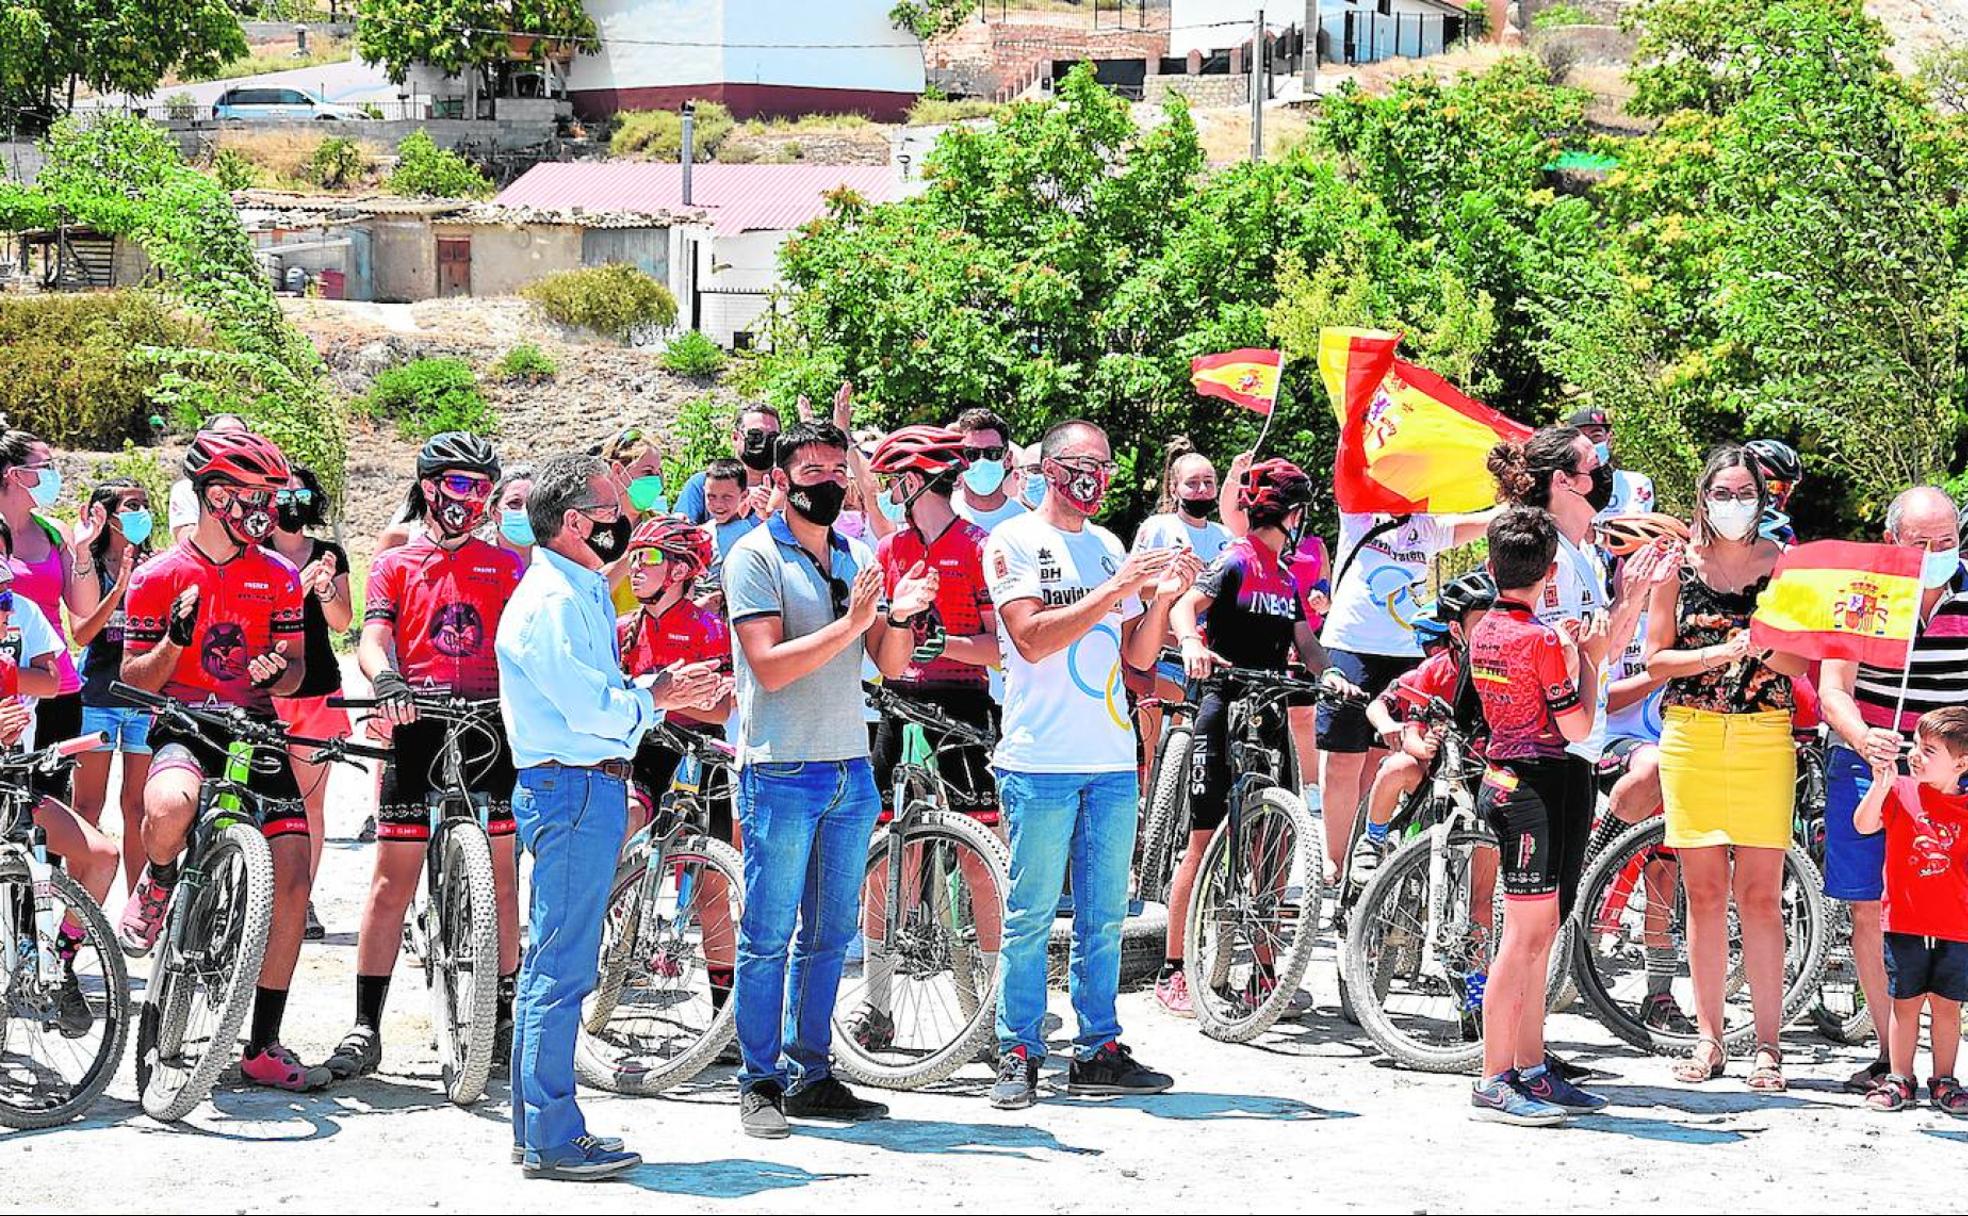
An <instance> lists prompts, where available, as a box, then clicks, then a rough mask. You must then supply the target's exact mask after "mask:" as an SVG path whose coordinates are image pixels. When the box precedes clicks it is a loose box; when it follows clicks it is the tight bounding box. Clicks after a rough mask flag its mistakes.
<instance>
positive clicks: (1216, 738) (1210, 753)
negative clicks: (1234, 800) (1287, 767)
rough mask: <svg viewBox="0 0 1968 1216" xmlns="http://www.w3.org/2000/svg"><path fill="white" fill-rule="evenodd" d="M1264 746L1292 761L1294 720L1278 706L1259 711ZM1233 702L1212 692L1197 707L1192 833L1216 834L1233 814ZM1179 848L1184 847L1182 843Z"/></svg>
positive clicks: (1191, 768)
mask: <svg viewBox="0 0 1968 1216" xmlns="http://www.w3.org/2000/svg"><path fill="white" fill-rule="evenodd" d="M1259 712H1261V713H1262V715H1263V720H1262V721H1261V722H1259V723H1258V731H1259V735H1260V737H1261V738H1262V739H1263V741H1264V746H1266V747H1269V748H1275V749H1277V751H1278V753H1279V755H1280V757H1281V758H1286V757H1289V755H1290V752H1291V747H1292V737H1291V718H1290V717H1289V716H1287V715H1286V714H1284V713H1281V712H1279V711H1278V709H1277V708H1276V706H1275V703H1274V704H1273V705H1272V706H1268V707H1266V708H1265V709H1263V710H1261V711H1259ZM1230 784H1231V773H1230V698H1229V697H1228V696H1226V695H1225V694H1224V692H1223V691H1222V690H1221V689H1219V688H1212V689H1211V690H1210V691H1208V692H1206V693H1204V694H1203V695H1202V698H1201V700H1199V701H1198V702H1197V704H1196V722H1195V748H1194V750H1193V751H1192V752H1191V753H1190V757H1189V830H1190V831H1192V832H1214V831H1215V830H1216V829H1217V827H1218V826H1220V825H1221V824H1222V823H1223V821H1224V819H1225V818H1227V817H1228V816H1229V814H1230ZM1177 847H1184V845H1183V844H1182V843H1178V846H1177Z"/></svg>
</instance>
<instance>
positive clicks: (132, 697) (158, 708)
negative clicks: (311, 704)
mask: <svg viewBox="0 0 1968 1216" xmlns="http://www.w3.org/2000/svg"><path fill="white" fill-rule="evenodd" d="M109 695H110V698H111V699H112V700H115V701H119V702H121V703H123V704H124V705H128V706H130V707H132V708H135V709H147V710H149V711H150V712H152V713H154V714H156V715H157V716H158V717H161V718H168V719H170V720H172V721H174V722H176V723H178V724H179V725H180V726H183V727H184V728H185V729H187V730H189V731H191V732H192V733H194V734H197V735H200V736H202V737H204V738H206V739H212V737H213V736H214V735H215V734H220V733H224V734H230V735H232V736H233V737H235V738H238V739H242V740H244V741H246V742H248V743H252V744H254V745H256V746H259V747H268V748H280V749H284V748H286V747H288V746H290V745H293V746H299V747H312V748H315V749H317V752H316V754H315V756H314V757H313V758H312V761H311V762H312V763H315V764H323V763H328V762H332V761H337V760H340V761H352V760H354V759H363V760H387V759H389V757H390V755H391V752H390V751H389V749H387V748H381V747H369V746H367V745H365V744H361V743H353V742H350V741H349V740H347V739H310V738H308V737H306V736H304V735H296V734H292V733H291V732H289V731H288V730H287V728H286V727H285V726H283V725H281V724H280V723H278V722H269V721H266V720H265V719H262V718H256V717H254V716H253V715H251V714H249V713H248V712H246V709H245V708H244V707H243V706H239V705H222V704H220V703H218V702H217V701H212V702H208V703H206V704H204V705H192V704H189V703H188V702H185V701H180V700H179V699H177V698H176V697H172V696H166V695H165V694H163V693H157V692H151V691H150V690H148V689H144V688H138V687H136V686H135V685H131V684H125V683H123V682H122V681H121V680H116V681H113V682H112V683H111V684H110V686H109ZM214 741H215V742H216V740H214Z"/></svg>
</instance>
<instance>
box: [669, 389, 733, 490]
mask: <svg viewBox="0 0 1968 1216" xmlns="http://www.w3.org/2000/svg"><path fill="white" fill-rule="evenodd" d="M731 408H732V407H731V404H730V403H729V402H719V401H718V399H717V398H716V397H713V396H711V395H710V394H709V393H706V394H705V395H703V396H702V397H693V398H691V399H690V400H689V401H686V402H684V403H683V405H682V406H680V407H678V409H677V418H676V442H675V443H673V444H670V445H669V449H668V452H667V454H666V455H665V456H664V457H663V484H664V485H666V486H675V487H677V488H678V489H681V488H682V487H683V483H684V482H686V481H689V480H690V475H691V474H693V473H695V472H697V471H698V470H699V469H701V468H703V467H704V466H705V465H707V464H709V463H711V461H713V460H716V459H717V458H718V457H720V456H729V455H731Z"/></svg>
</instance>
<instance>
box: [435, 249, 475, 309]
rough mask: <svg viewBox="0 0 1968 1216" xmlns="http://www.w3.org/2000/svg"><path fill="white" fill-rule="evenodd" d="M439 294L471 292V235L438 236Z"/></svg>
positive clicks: (443, 295)
mask: <svg viewBox="0 0 1968 1216" xmlns="http://www.w3.org/2000/svg"><path fill="white" fill-rule="evenodd" d="M437 294H438V295H439V296H440V297H448V296H468V295H470V294H471V238H470V237H468V236H466V237H439V238H438V241H437Z"/></svg>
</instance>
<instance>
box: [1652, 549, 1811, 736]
mask: <svg viewBox="0 0 1968 1216" xmlns="http://www.w3.org/2000/svg"><path fill="white" fill-rule="evenodd" d="M1769 584H1770V580H1769V578H1768V577H1767V576H1765V577H1763V578H1760V579H1758V580H1756V582H1754V583H1752V584H1751V585H1750V586H1748V587H1746V588H1744V589H1743V590H1741V591H1717V590H1716V589H1715V588H1713V587H1711V586H1709V585H1708V584H1707V583H1705V582H1703V581H1702V580H1701V576H1700V575H1698V574H1696V573H1695V571H1694V570H1693V568H1684V569H1683V570H1682V571H1681V601H1680V608H1679V610H1678V613H1677V615H1676V617H1675V626H1674V646H1673V649H1675V650H1700V649H1701V648H1703V647H1704V646H1720V645H1722V644H1723V643H1724V642H1727V641H1728V640H1729V635H1730V634H1732V633H1735V632H1736V631H1737V630H1740V629H1747V628H1749V617H1750V614H1751V613H1752V612H1754V611H1756V597H1757V596H1759V595H1761V594H1762V593H1763V588H1765V587H1767V586H1769ZM1663 704H1666V705H1684V706H1687V707H1688V708H1690V709H1705V710H1708V711H1709V712H1710V713H1718V714H1754V713H1762V712H1764V711H1766V710H1788V709H1792V708H1794V707H1795V706H1796V704H1797V697H1796V693H1795V692H1794V691H1793V689H1792V688H1791V683H1790V677H1789V676H1786V675H1784V674H1783V673H1782V672H1778V671H1773V670H1771V669H1770V668H1769V667H1767V666H1765V665H1764V664H1763V662H1762V660H1760V659H1758V658H1757V657H1756V656H1755V655H1753V654H1752V655H1751V656H1750V657H1749V658H1746V659H1744V660H1743V661H1741V662H1740V663H1731V664H1729V665H1728V666H1726V667H1717V668H1713V669H1712V670H1708V671H1697V672H1695V673H1693V674H1692V675H1685V676H1677V677H1676V678H1674V679H1672V680H1669V681H1668V682H1667V692H1666V695H1665V697H1664V698H1663Z"/></svg>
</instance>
